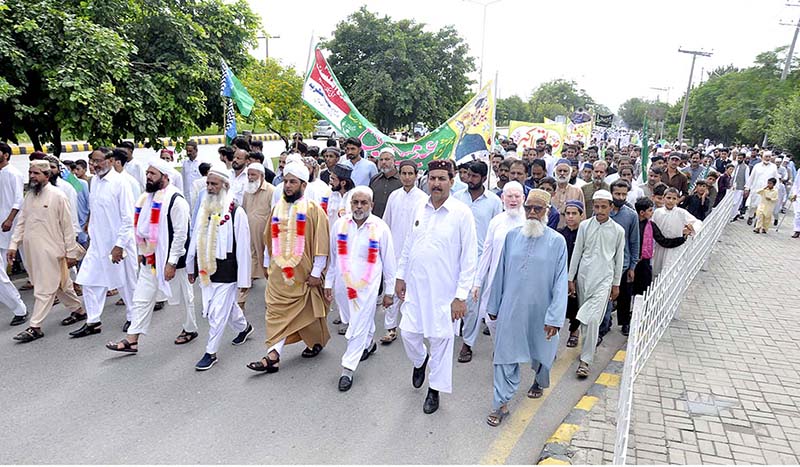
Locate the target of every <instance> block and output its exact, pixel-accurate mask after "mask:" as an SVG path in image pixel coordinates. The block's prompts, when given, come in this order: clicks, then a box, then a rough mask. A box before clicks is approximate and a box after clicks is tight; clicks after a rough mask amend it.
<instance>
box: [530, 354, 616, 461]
mask: <svg viewBox="0 0 800 467" xmlns="http://www.w3.org/2000/svg"><path fill="white" fill-rule="evenodd" d="M624 364H625V351H624V350H619V351H617V353H616V354H615V355H614V358H612V359H611V361H610V362H609V363H608V366H607V367H606V369H605V370H604V371H603V372H602V373H600V375H599V376H598V377H597V379H596V380H595V382H594V384H592V386H591V387H589V390H588V391H586V394H585V395H584V396H583V397H582V398H581V400H580V401H579V402H578V403H577V404H576V405H575V407H573V408H572V410H570V412H569V413H568V414H567V416H566V417H564V421H563V422H562V423H561V425H559V426H558V428H557V429H556V431H555V433H553V434H552V435H551V436H550V438H548V439H547V442H546V443H545V445H544V448H543V449H542V454H541V455H540V456H539V462H538V464H539V465H571V464H572V458H573V457H574V455H575V453H576V452H577V451H578V448H576V447H574V446H572V438H573V437H574V436H575V434H576V433H578V432H579V431H581V430H585V429H587V427H588V422H589V420H590V418H591V417H589V414H590V413H591V411H592V409H593V408H594V406H595V405H596V404H597V402H598V401H599V400H600V398H601V397H604V396H605V394H606V390H607V389H608V388H609V387H619V383H620V379H621V378H622V369H623V367H624Z"/></svg>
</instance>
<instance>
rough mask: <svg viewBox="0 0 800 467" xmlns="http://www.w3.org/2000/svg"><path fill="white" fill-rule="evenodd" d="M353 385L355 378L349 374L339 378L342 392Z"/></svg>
mask: <svg viewBox="0 0 800 467" xmlns="http://www.w3.org/2000/svg"><path fill="white" fill-rule="evenodd" d="M352 386H353V378H351V377H349V376H342V377H341V378H339V390H340V391H342V392H346V391H349V390H350V388H351V387H352Z"/></svg>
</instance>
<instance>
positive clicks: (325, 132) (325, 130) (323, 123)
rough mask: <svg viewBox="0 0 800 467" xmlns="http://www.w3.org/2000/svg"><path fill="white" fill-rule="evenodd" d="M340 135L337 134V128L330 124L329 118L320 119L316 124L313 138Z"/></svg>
mask: <svg viewBox="0 0 800 467" xmlns="http://www.w3.org/2000/svg"><path fill="white" fill-rule="evenodd" d="M337 136H338V135H337V134H336V129H335V128H333V125H331V124H330V122H328V121H327V120H319V121H318V122H317V124H316V125H315V126H314V134H313V135H312V138H313V139H317V138H325V139H328V138H336V137H337Z"/></svg>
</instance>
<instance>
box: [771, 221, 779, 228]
mask: <svg viewBox="0 0 800 467" xmlns="http://www.w3.org/2000/svg"><path fill="white" fill-rule="evenodd" d="M772 226H773V227H777V226H778V219H775V220H774V221H772Z"/></svg>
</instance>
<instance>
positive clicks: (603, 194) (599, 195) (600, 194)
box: [592, 190, 614, 201]
mask: <svg viewBox="0 0 800 467" xmlns="http://www.w3.org/2000/svg"><path fill="white" fill-rule="evenodd" d="M596 199H605V200H608V201H614V197H613V196H611V193H609V192H608V190H597V191H595V192H594V194H593V195H592V200H596Z"/></svg>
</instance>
